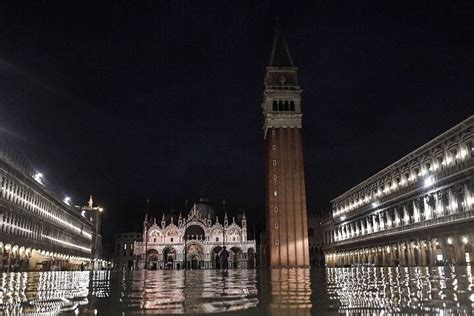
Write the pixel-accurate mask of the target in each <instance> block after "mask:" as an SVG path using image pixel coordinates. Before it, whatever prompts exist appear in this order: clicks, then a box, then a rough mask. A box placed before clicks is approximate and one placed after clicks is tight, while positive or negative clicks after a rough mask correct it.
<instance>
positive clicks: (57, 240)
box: [41, 234, 91, 252]
mask: <svg viewBox="0 0 474 316" xmlns="http://www.w3.org/2000/svg"><path fill="white" fill-rule="evenodd" d="M41 236H42V237H44V238H47V239H49V240H52V241H55V242H58V243H60V244H63V245H66V246H70V247H74V248H78V249H81V250H84V251H86V252H91V248H87V247H82V246H79V245H76V244H73V243H70V242H67V241H64V240H61V239H57V238H53V237H51V236H47V235H43V234H42V235H41Z"/></svg>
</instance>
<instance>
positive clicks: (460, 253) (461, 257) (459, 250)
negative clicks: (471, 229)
mask: <svg viewBox="0 0 474 316" xmlns="http://www.w3.org/2000/svg"><path fill="white" fill-rule="evenodd" d="M453 245H454V250H455V252H456V265H463V266H464V265H466V256H465V251H464V243H463V242H462V236H461V235H455V236H454V238H453Z"/></svg>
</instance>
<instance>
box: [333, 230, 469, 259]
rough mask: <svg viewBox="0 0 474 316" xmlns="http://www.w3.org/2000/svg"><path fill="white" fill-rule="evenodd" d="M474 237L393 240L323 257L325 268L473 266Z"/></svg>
mask: <svg viewBox="0 0 474 316" xmlns="http://www.w3.org/2000/svg"><path fill="white" fill-rule="evenodd" d="M473 240H474V233H472V232H470V233H465V234H462V233H460V234H449V235H442V236H437V237H435V238H432V237H427V238H419V239H410V240H398V241H397V240H394V241H390V242H384V243H380V244H374V245H371V246H366V247H360V248H354V249H347V250H341V251H335V252H331V253H327V254H326V265H327V266H330V267H341V266H348V265H375V266H435V265H444V264H452V265H470V264H473V263H474V252H473V246H472V241H473Z"/></svg>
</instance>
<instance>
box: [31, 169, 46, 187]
mask: <svg viewBox="0 0 474 316" xmlns="http://www.w3.org/2000/svg"><path fill="white" fill-rule="evenodd" d="M33 179H35V181H36V182H38V183H39V184H41V185H44V184H43V174H42V173H41V172H37V173H35V175H34V176H33Z"/></svg>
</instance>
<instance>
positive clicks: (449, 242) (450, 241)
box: [448, 237, 453, 245]
mask: <svg viewBox="0 0 474 316" xmlns="http://www.w3.org/2000/svg"><path fill="white" fill-rule="evenodd" d="M452 243H453V239H452V238H451V237H449V238H448V244H450V245H452Z"/></svg>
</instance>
